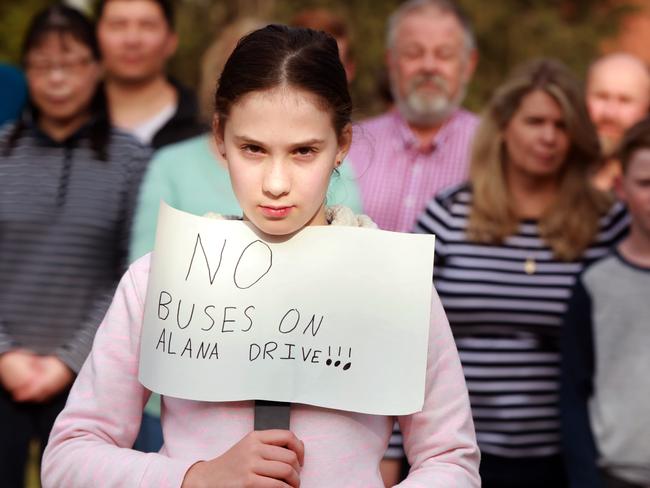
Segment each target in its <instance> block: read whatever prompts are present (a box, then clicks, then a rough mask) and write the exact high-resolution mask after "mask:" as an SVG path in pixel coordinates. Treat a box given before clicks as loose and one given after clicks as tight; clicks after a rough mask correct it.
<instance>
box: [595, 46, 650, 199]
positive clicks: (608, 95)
mask: <svg viewBox="0 0 650 488" xmlns="http://www.w3.org/2000/svg"><path fill="white" fill-rule="evenodd" d="M585 92H586V93H585V95H586V101H587V108H588V109H589V115H590V116H591V120H592V122H593V123H594V125H595V126H596V130H597V131H598V137H599V138H600V145H601V147H602V151H603V161H602V164H601V166H600V167H599V168H597V169H596V171H595V173H594V177H593V180H592V181H593V183H594V185H595V186H596V187H597V188H599V189H601V190H605V191H611V190H613V188H614V182H615V181H616V179H617V178H618V177H619V176H620V175H621V165H620V163H619V161H618V159H617V158H616V152H617V149H618V144H619V142H620V141H621V139H622V138H623V134H624V133H625V131H626V130H627V129H629V128H630V127H632V126H633V125H634V124H636V123H637V122H639V121H640V120H641V119H643V118H644V117H646V116H647V115H648V110H650V71H649V70H648V66H647V65H646V64H645V62H644V61H643V60H642V59H640V58H638V57H636V56H634V55H633V54H628V53H622V52H619V53H612V54H608V55H606V56H603V57H601V58H599V59H597V60H596V61H594V63H593V64H592V65H591V67H590V68H589V73H588V74H587V86H586V90H585Z"/></svg>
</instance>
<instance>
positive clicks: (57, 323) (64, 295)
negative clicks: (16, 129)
mask: <svg viewBox="0 0 650 488" xmlns="http://www.w3.org/2000/svg"><path fill="white" fill-rule="evenodd" d="M12 131H13V126H11V125H10V126H5V127H4V128H3V129H2V131H0V151H2V152H1V153H0V154H2V155H0V182H2V184H1V186H0V283H1V285H0V353H3V352H6V351H9V350H12V349H16V348H24V349H28V350H31V351H34V352H36V353H38V354H48V355H49V354H54V355H56V356H58V357H59V358H60V359H61V360H62V361H63V362H64V363H66V364H67V365H68V366H69V367H70V368H71V369H72V370H73V371H78V370H79V368H80V367H81V365H82V364H83V361H84V360H85V358H86V356H87V354H88V352H89V351H90V347H91V345H92V341H93V338H94V335H95V329H96V327H97V326H98V325H99V323H100V321H101V316H102V315H103V312H105V310H106V308H107V306H108V304H109V302H110V299H111V297H112V294H113V289H114V287H115V286H116V285H117V281H118V279H119V277H120V274H121V272H122V271H123V270H124V265H125V262H126V256H127V246H128V232H129V228H130V222H131V215H132V212H133V206H134V203H135V199H136V198H137V191H138V187H139V183H140V180H141V178H142V174H143V172H144V169H145V167H146V164H147V162H148V160H149V150H148V149H145V148H143V147H142V146H140V145H139V144H137V143H136V142H135V140H134V139H132V138H131V137H130V136H127V135H125V134H122V133H118V132H116V131H115V132H111V133H110V138H109V142H108V145H107V148H106V149H107V154H108V157H107V160H106V161H103V160H99V159H97V158H96V157H95V152H94V151H93V150H92V149H91V147H90V143H89V127H88V126H85V127H84V128H82V129H81V130H80V131H78V132H77V133H76V134H74V135H73V136H72V137H70V138H69V139H67V140H66V141H64V142H62V143H57V142H55V141H53V140H52V139H50V138H49V137H47V136H46V135H45V134H44V133H42V132H41V131H39V130H38V129H37V128H36V127H35V126H33V125H31V124H29V123H28V125H27V127H26V128H25V129H24V130H23V131H22V132H21V136H20V137H19V139H18V140H17V141H16V142H15V145H14V147H13V150H12V151H11V153H10V154H9V155H8V156H7V155H5V154H4V151H5V148H6V145H7V140H8V137H9V134H10V133H11V132H12Z"/></svg>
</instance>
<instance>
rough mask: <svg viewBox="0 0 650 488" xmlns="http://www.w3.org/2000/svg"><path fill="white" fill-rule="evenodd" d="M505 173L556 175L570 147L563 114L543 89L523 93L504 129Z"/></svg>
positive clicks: (535, 176) (541, 177) (542, 177)
mask: <svg viewBox="0 0 650 488" xmlns="http://www.w3.org/2000/svg"><path fill="white" fill-rule="evenodd" d="M503 140H504V143H505V149H506V157H507V165H506V168H507V170H506V173H507V174H509V175H517V176H523V177H525V178H528V179H539V180H554V179H556V178H557V177H558V176H559V174H560V171H561V169H562V166H563V165H564V161H565V160H566V157H567V153H568V151H569V144H570V141H569V135H568V133H567V129H566V125H565V120H564V114H563V113H562V109H561V107H560V105H559V104H558V103H557V102H556V101H555V99H554V98H553V97H551V96H550V95H548V94H547V93H546V92H544V91H541V90H536V91H533V92H531V93H529V94H528V95H526V96H524V97H523V99H522V101H521V104H520V106H519V108H518V109H517V111H516V112H515V113H514V115H513V116H512V118H511V119H510V122H509V123H508V125H507V126H506V128H505V130H504V131H503Z"/></svg>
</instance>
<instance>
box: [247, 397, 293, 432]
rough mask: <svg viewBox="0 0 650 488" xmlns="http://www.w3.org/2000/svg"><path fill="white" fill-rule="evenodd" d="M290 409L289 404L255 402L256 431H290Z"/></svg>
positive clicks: (264, 401) (267, 401) (266, 401)
mask: <svg viewBox="0 0 650 488" xmlns="http://www.w3.org/2000/svg"><path fill="white" fill-rule="evenodd" d="M290 409H291V405H290V404H289V403H288V402H273V401H269V400H255V430H267V429H284V430H289V411H290Z"/></svg>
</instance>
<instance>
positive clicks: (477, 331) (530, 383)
mask: <svg viewBox="0 0 650 488" xmlns="http://www.w3.org/2000/svg"><path fill="white" fill-rule="evenodd" d="M471 201H472V191H471V188H470V187H469V185H467V184H465V185H462V186H460V187H458V186H457V187H454V188H451V189H449V190H447V191H445V192H443V193H441V194H439V195H438V196H437V197H436V198H435V199H434V200H432V201H431V202H430V203H429V205H428V206H427V209H426V211H425V213H424V214H422V216H421V217H420V219H419V221H418V224H417V227H416V232H421V233H432V234H435V235H436V264H435V268H434V281H435V286H436V290H437V291H438V294H439V295H440V298H441V300H442V304H443V306H444V308H445V311H446V313H447V317H448V318H449V323H450V325H451V328H452V331H453V333H454V337H455V339H456V345H457V347H458V352H459V354H460V359H461V362H462V364H463V369H464V372H465V378H466V380H467V387H468V390H469V394H470V402H471V404H472V412H473V416H474V422H475V427H476V434H477V439H478V442H479V447H480V448H481V450H482V451H483V452H485V453H489V454H492V455H496V456H503V457H519V458H521V457H540V456H549V455H555V454H557V453H559V452H560V428H559V427H560V426H559V406H558V392H559V374H560V353H559V333H560V331H559V327H560V326H561V324H562V317H563V314H564V313H565V311H566V308H567V303H568V300H569V297H570V293H571V289H572V287H573V284H574V282H575V279H576V276H577V274H578V273H579V272H580V271H581V270H582V268H583V267H584V266H585V264H587V263H588V262H590V261H592V260H594V259H597V258H599V257H600V256H603V255H604V254H606V253H607V252H608V249H609V248H610V247H611V246H612V245H613V244H614V243H615V242H617V241H618V240H619V239H620V238H621V237H622V236H623V235H624V234H625V232H626V231H627V227H628V217H627V214H626V211H625V208H624V206H623V205H622V204H620V203H617V204H615V205H614V206H613V207H612V209H611V210H610V212H609V213H608V214H607V215H606V216H604V217H603V218H602V219H601V226H600V231H599V233H598V235H597V237H596V239H595V242H594V243H593V245H592V246H591V247H589V248H588V249H587V250H586V252H585V254H584V259H583V260H582V261H579V262H565V261H558V260H557V259H556V258H555V257H554V256H553V252H552V250H551V248H550V247H549V246H548V245H547V244H546V243H545V242H544V241H543V240H542V239H541V238H540V236H539V230H538V226H537V224H536V222H534V221H524V222H522V223H521V225H520V228H519V231H518V232H517V233H516V234H515V235H512V236H510V237H508V238H507V239H506V240H505V242H504V243H503V244H501V245H489V244H479V243H475V242H471V241H469V240H468V239H467V236H466V232H465V231H466V229H467V224H468V218H469V211H470V206H471Z"/></svg>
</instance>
